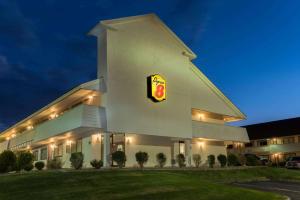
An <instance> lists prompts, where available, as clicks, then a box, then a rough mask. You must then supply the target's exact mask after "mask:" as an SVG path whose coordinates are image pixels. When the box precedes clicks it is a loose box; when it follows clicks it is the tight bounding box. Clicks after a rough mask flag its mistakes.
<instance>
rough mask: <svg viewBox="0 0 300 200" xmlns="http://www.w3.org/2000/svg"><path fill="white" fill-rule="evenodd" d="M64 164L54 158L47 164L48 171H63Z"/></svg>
mask: <svg viewBox="0 0 300 200" xmlns="http://www.w3.org/2000/svg"><path fill="white" fill-rule="evenodd" d="M61 168H62V162H61V160H60V159H58V158H54V159H52V160H48V162H47V169H61Z"/></svg>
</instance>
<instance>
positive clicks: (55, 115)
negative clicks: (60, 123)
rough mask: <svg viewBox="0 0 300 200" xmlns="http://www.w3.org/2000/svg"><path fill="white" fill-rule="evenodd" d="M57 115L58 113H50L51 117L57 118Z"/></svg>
mask: <svg viewBox="0 0 300 200" xmlns="http://www.w3.org/2000/svg"><path fill="white" fill-rule="evenodd" d="M56 117H58V115H57V114H56V113H52V114H51V115H50V119H54V118H56Z"/></svg>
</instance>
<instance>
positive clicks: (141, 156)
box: [135, 151, 149, 168]
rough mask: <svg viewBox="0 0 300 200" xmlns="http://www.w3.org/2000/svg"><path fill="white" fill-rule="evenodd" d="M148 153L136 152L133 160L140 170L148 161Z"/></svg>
mask: <svg viewBox="0 0 300 200" xmlns="http://www.w3.org/2000/svg"><path fill="white" fill-rule="evenodd" d="M148 158H149V156H148V153H147V152H141V151H139V152H137V153H136V154H135V159H136V161H137V163H138V164H139V166H140V168H143V167H144V164H145V163H147V161H148Z"/></svg>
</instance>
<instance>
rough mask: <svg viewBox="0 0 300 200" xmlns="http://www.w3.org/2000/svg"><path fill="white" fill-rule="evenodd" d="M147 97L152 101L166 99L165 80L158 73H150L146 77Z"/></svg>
mask: <svg viewBox="0 0 300 200" xmlns="http://www.w3.org/2000/svg"><path fill="white" fill-rule="evenodd" d="M147 89H148V98H150V99H152V100H153V101H154V102H160V101H164V100H166V80H165V79H164V78H163V77H162V76H160V75H158V74H155V75H151V76H149V77H148V78H147Z"/></svg>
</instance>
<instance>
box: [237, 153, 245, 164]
mask: <svg viewBox="0 0 300 200" xmlns="http://www.w3.org/2000/svg"><path fill="white" fill-rule="evenodd" d="M238 159H239V164H238V165H241V166H245V165H246V157H245V156H244V155H243V154H239V155H238Z"/></svg>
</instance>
